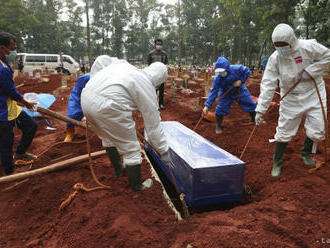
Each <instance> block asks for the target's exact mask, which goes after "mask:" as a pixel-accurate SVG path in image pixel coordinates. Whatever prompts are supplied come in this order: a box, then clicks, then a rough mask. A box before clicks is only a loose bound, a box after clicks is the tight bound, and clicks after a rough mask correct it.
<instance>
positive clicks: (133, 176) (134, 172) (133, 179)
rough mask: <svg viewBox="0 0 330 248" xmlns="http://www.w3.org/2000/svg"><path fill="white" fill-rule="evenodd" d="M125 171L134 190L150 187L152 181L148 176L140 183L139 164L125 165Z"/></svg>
mask: <svg viewBox="0 0 330 248" xmlns="http://www.w3.org/2000/svg"><path fill="white" fill-rule="evenodd" d="M126 171H127V177H128V181H129V184H130V186H131V189H132V190H133V191H134V192H138V191H141V190H144V189H147V188H150V187H151V186H152V184H153V182H152V179H150V178H148V179H147V180H145V181H144V182H143V183H142V178H141V165H140V164H137V165H132V166H126Z"/></svg>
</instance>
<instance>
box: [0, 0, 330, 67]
mask: <svg viewBox="0 0 330 248" xmlns="http://www.w3.org/2000/svg"><path fill="white" fill-rule="evenodd" d="M329 2H330V1H328V0H208V1H205V0H178V1H177V3H176V4H175V5H169V4H166V5H164V4H161V3H159V2H158V1H157V0H81V2H80V5H79V4H77V2H75V1H74V0H0V6H1V9H0V30H3V31H7V32H10V33H13V34H15V35H16V36H17V37H18V45H19V52H35V53H59V52H64V53H65V54H70V55H71V56H73V57H75V58H76V59H79V58H80V57H82V56H89V58H90V59H93V58H95V57H96V56H98V55H100V54H109V55H111V56H116V57H119V58H123V57H124V58H127V59H129V60H142V61H145V59H146V56H147V54H148V52H149V50H150V49H152V48H153V41H154V39H155V38H162V39H163V40H164V50H166V51H167V52H168V55H169V59H170V61H172V62H176V63H180V62H181V63H194V64H201V63H211V62H213V61H214V60H215V59H216V58H217V57H218V56H220V55H223V56H226V57H228V58H229V59H230V61H231V62H232V63H243V64H247V65H251V64H255V63H256V62H258V61H260V58H261V57H262V56H264V55H269V54H270V53H271V52H272V51H273V50H274V48H273V45H272V43H271V33H272V30H273V29H274V27H275V26H276V25H277V24H278V23H288V24H290V25H292V26H293V27H294V28H295V30H296V33H297V35H298V36H299V37H301V38H308V39H309V38H316V39H317V40H318V41H319V42H321V43H323V44H324V45H326V46H330V37H329V34H330V19H329V13H330V3H329Z"/></svg>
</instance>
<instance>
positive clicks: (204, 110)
mask: <svg viewBox="0 0 330 248" xmlns="http://www.w3.org/2000/svg"><path fill="white" fill-rule="evenodd" d="M208 113H209V107H207V106H205V107H204V108H203V115H207V114H208Z"/></svg>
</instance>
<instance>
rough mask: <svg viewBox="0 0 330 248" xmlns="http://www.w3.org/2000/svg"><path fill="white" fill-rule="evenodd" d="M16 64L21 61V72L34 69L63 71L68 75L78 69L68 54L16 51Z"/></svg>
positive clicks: (77, 64)
mask: <svg viewBox="0 0 330 248" xmlns="http://www.w3.org/2000/svg"><path fill="white" fill-rule="evenodd" d="M16 61H17V64H19V62H20V61H22V64H23V72H33V71H35V70H41V71H46V70H48V71H51V72H55V71H56V72H63V73H66V74H68V75H70V74H71V73H76V72H78V71H79V69H80V67H79V63H77V62H76V61H75V60H74V59H73V58H72V57H71V56H69V55H60V54H38V53H18V54H17V57H16Z"/></svg>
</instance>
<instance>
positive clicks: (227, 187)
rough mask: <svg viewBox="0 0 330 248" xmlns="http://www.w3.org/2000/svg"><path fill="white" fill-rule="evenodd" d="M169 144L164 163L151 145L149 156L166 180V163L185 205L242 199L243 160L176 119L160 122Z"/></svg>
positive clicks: (148, 150)
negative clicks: (168, 153)
mask: <svg viewBox="0 0 330 248" xmlns="http://www.w3.org/2000/svg"><path fill="white" fill-rule="evenodd" d="M162 126H163V129H164V132H165V135H166V137H167V141H168V144H169V147H170V151H169V152H170V158H171V162H170V164H169V165H165V164H164V163H163V162H162V161H161V160H160V158H159V156H158V155H157V153H156V152H155V151H153V150H152V148H151V147H149V146H146V150H147V154H148V156H151V157H152V160H153V161H155V164H156V166H159V167H160V168H161V169H162V171H163V172H164V173H165V175H166V176H167V177H168V179H169V180H170V181H172V179H171V176H170V173H169V169H168V166H170V168H171V170H172V171H173V174H174V176H175V179H176V183H177V185H178V188H179V190H180V192H182V193H184V194H185V200H186V202H187V204H188V205H189V206H202V205H210V204H218V203H222V202H233V201H239V200H241V199H242V195H243V183H244V173H245V163H244V162H243V161H241V160H240V159H238V158H237V157H235V156H234V155H232V154H230V153H228V152H226V151H225V150H223V149H221V148H220V147H218V146H216V145H215V144H213V143H212V142H210V141H208V140H206V139H205V138H203V137H202V136H200V135H199V134H197V133H195V132H194V131H192V130H191V129H189V128H187V127H186V126H184V125H182V124H181V123H179V122H176V121H167V122H162Z"/></svg>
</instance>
